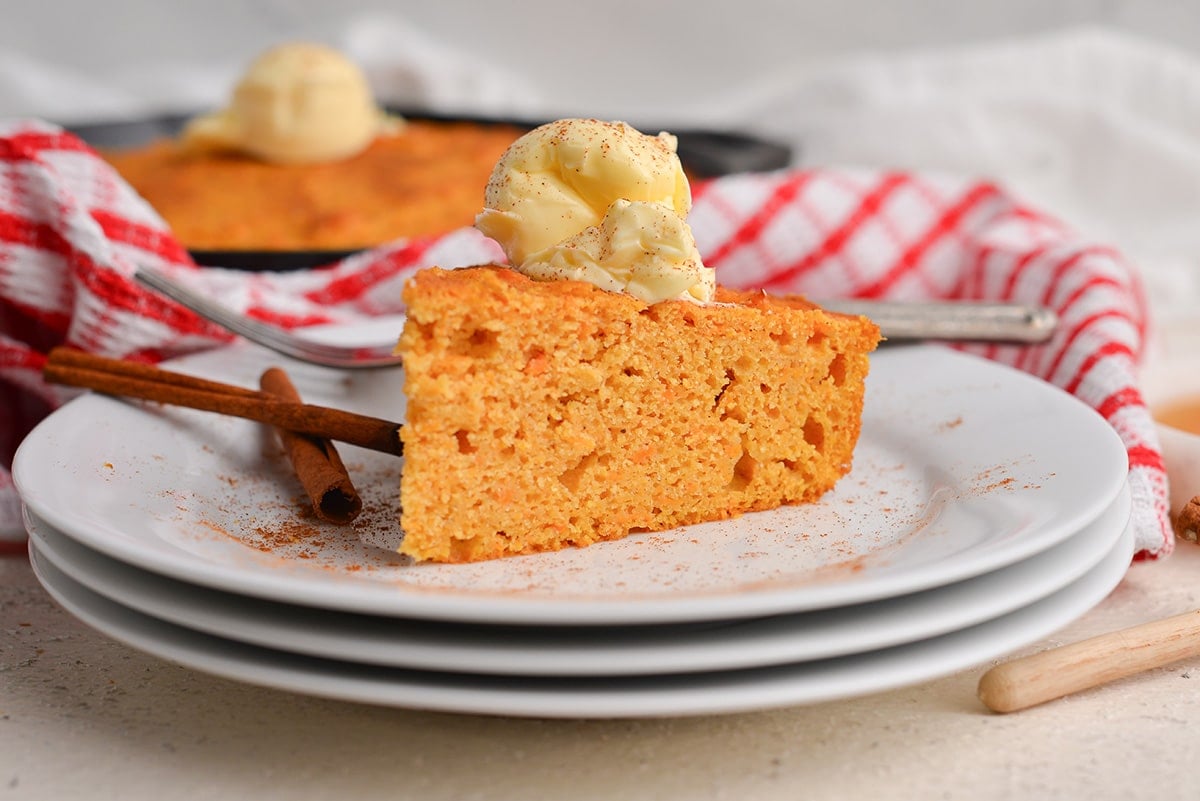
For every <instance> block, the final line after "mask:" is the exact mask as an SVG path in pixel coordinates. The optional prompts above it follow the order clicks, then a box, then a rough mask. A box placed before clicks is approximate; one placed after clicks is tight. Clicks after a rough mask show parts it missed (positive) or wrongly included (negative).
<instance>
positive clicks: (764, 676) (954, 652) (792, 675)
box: [30, 528, 1133, 718]
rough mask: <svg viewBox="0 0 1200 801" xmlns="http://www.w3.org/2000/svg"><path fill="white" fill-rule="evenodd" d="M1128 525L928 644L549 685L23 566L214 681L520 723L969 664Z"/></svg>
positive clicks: (876, 680) (1093, 587)
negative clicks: (268, 627) (129, 598)
mask: <svg viewBox="0 0 1200 801" xmlns="http://www.w3.org/2000/svg"><path fill="white" fill-rule="evenodd" d="M1132 557H1133V530H1132V528H1128V529H1126V531H1125V534H1124V535H1123V536H1122V537H1121V539H1120V541H1119V543H1118V544H1117V545H1116V546H1115V547H1114V548H1113V549H1112V551H1111V552H1110V553H1109V554H1108V555H1107V556H1106V557H1105V558H1104V560H1103V561H1102V562H1101V563H1100V564H1099V565H1098V566H1097V567H1095V568H1094V569H1093V570H1091V571H1089V572H1088V573H1087V574H1085V575H1084V576H1083V577H1082V578H1080V579H1078V580H1077V581H1075V582H1073V583H1071V584H1070V585H1068V586H1067V587H1065V588H1064V589H1062V590H1059V591H1058V592H1056V593H1054V594H1053V595H1051V596H1049V597H1047V598H1044V599H1042V600H1041V601H1038V602H1036V603H1034V604H1031V605H1030V606H1026V607H1023V608H1021V609H1019V610H1017V611H1016V612H1012V613H1011V614H1008V615H1004V616H1002V617H999V618H996V619H994V620H990V621H988V622H986V623H981V624H979V625H977V626H973V627H971V628H967V629H962V630H960V631H956V632H953V633H951V634H946V635H943V636H941V637H936V638H933V639H929V640H922V641H920V642H916V643H911V644H909V645H901V646H897V647H895V648H888V649H885V650H881V651H872V652H869V653H866V654H855V655H851V656H844V657H839V658H835V659H828V660H821V661H817V662H801V663H798V664H789V665H779V666H775V667H764V668H755V669H751V670H735V671H726V672H721V673H689V674H674V675H660V676H636V677H625V678H621V677H612V676H606V677H600V678H550V677H540V678H539V677H524V676H476V675H465V674H458V673H435V672H425V671H417V670H406V669H403V668H387V667H378V666H371V665H363V664H357V663H352V662H341V661H336V660H329V659H319V658H316V657H308V656H301V655H297V654H291V653H286V652H282V651H274V650H270V649H266V648H260V647H257V646H253V645H246V644H243V643H236V642H232V641H230V640H225V639H222V638H220V637H214V636H212V635H208V634H202V633H200V632H197V631H194V630H192V629H187V628H183V627H182V626H175V625H173V624H170V623H165V622H163V621H161V620H157V619H155V618H152V617H149V616H147V615H143V614H141V613H139V612H135V611H133V610H132V609H129V608H128V607H125V606H122V605H121V604H118V603H115V602H113V601H110V600H108V599H106V598H104V597H103V596H100V595H97V594H96V593H94V592H92V591H91V590H88V589H87V588H86V587H84V586H82V585H80V584H78V583H77V582H75V581H72V580H71V579H70V578H69V577H68V576H66V575H65V574H64V573H62V572H61V571H59V570H58V569H57V568H56V567H54V566H53V565H52V564H51V563H49V562H48V561H47V560H45V559H43V558H42V556H41V555H40V553H39V552H38V550H37V544H36V542H34V541H31V547H30V559H31V561H32V562H33V566H34V570H35V572H36V573H37V575H38V578H39V579H40V580H41V582H42V584H43V585H44V586H45V587H46V589H47V591H48V592H49V593H50V594H51V595H52V596H53V597H54V598H55V600H57V601H58V603H59V604H61V605H62V606H63V607H64V608H65V609H66V610H67V611H68V612H70V613H71V614H73V615H75V616H76V617H78V618H80V619H81V620H83V621H84V622H85V623H87V624H88V625H90V626H92V627H93V628H95V629H97V630H99V631H101V632H103V633H104V634H107V635H108V636H110V637H112V638H114V639H116V640H119V641H122V642H124V643H126V644H128V645H130V646H132V647H134V648H137V649H139V650H142V651H145V652H147V653H150V654H153V655H155V656H158V657H161V658H163V659H167V660H170V661H173V662H176V663H179V664H181V665H185V666H187V667H191V668H194V669H196V670H201V671H204V672H206V673H212V674H215V675H218V676H224V677H226V678H230V679H235V680H238V681H244V682H248V683H251V684H259V685H263V686H268V687H275V688H279V689H284V690H291V691H293V692H299V693H306V694H309V695H317V696H323V697H327V698H338V699H343V700H347V701H358V702H363V703H369V704H377V705H385V706H398V707H409V708H416V709H436V710H443V711H451V712H470V713H483V714H498V715H517V716H525V717H567V718H581V717H582V718H618V717H620V718H624V717H655V716H667V715H699V714H711V713H721V712H737V711H747V710H752V709H765V708H770V707H778V706H789V705H796V704H804V703H814V702H818V701H830V700H834V699H837V698H846V697H850V696H855V695H863V694H866V693H870V692H876V691H879V690H885V689H890V688H893V687H900V686H904V685H908V684H916V683H919V682H922V681H926V680H929V679H932V678H936V677H938V676H943V675H947V674H949V673H953V672H955V671H957V670H962V669H965V668H969V667H973V666H975V665H978V664H981V663H983V662H985V661H987V660H989V659H993V658H995V657H998V656H1001V655H1002V654H1005V653H1008V652H1009V651H1012V650H1013V649H1016V648H1019V647H1021V646H1023V645H1027V644H1029V643H1031V642H1034V641H1036V640H1038V639H1039V638H1041V637H1045V636H1047V635H1049V634H1051V633H1052V632H1054V631H1056V630H1058V629H1059V628H1061V627H1063V626H1065V625H1066V624H1067V623H1069V622H1071V621H1072V620H1074V619H1075V618H1077V617H1078V616H1080V615H1082V614H1083V613H1084V612H1086V611H1087V610H1088V609H1090V608H1091V607H1092V606H1094V605H1095V604H1097V603H1099V602H1100V601H1101V600H1102V599H1103V598H1104V597H1105V596H1106V595H1108V593H1109V592H1111V591H1112V589H1113V588H1114V587H1115V586H1116V585H1117V584H1118V583H1119V582H1120V580H1121V577H1122V576H1124V575H1125V571H1126V569H1127V568H1128V567H1129V560H1130V559H1131V558H1132Z"/></svg>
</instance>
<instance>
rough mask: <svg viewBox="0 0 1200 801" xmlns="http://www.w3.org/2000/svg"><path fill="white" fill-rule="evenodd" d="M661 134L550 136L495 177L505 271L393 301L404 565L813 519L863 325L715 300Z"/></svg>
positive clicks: (524, 142) (859, 375)
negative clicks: (645, 534)
mask: <svg viewBox="0 0 1200 801" xmlns="http://www.w3.org/2000/svg"><path fill="white" fill-rule="evenodd" d="M690 205H691V194H690V190H689V187H688V181H687V178H686V176H685V175H684V173H683V170H682V167H681V166H680V163H679V159H678V157H677V155H676V153H675V141H674V138H673V137H671V136H670V135H668V134H660V135H659V136H657V137H652V136H645V135H643V134H641V133H639V132H638V131H636V130H634V129H633V128H631V127H629V126H627V125H625V124H623V123H614V122H600V121H596V120H560V121H557V122H554V123H550V124H547V125H544V126H542V127H540V128H538V129H536V130H534V131H532V132H530V133H529V134H526V135H525V136H524V137H522V138H521V139H519V140H518V141H517V142H516V143H514V144H513V145H512V147H510V148H509V149H508V150H507V151H506V153H505V155H504V156H503V158H501V159H500V161H499V162H498V163H497V164H496V166H495V170H494V171H493V173H492V175H491V178H490V180H489V182H488V185H487V191H486V208H485V209H484V210H483V212H482V213H481V214H479V216H478V218H477V226H478V228H479V229H480V230H481V231H483V232H484V233H485V234H488V235H489V236H492V237H493V238H495V239H496V240H497V241H498V242H500V244H501V245H502V246H503V247H504V249H505V252H506V253H507V255H508V259H509V262H510V266H501V265H486V266H479V267H470V268H464V269H457V270H441V269H436V268H433V269H428V270H424V271H421V272H419V273H417V274H416V275H415V276H414V277H413V278H412V279H411V280H410V281H409V283H408V284H407V286H406V288H405V290H404V300H405V303H406V306H407V315H408V316H407V319H406V322H405V325H404V330H403V333H402V335H401V337H400V342H399V346H398V350H399V352H400V353H401V355H402V356H403V357H404V369H405V383H404V390H405V394H406V396H407V416H406V420H405V424H404V427H403V429H402V433H401V436H402V439H403V443H404V458H405V463H404V469H403V475H402V478H401V487H400V498H401V526H402V528H403V530H404V539H403V542H402V544H401V546H400V551H401V552H402V553H405V554H408V555H410V556H412V557H414V558H416V559H419V560H433V561H442V562H461V561H474V560H480V559H490V558H495V557H501V556H508V555H513V554H522V553H531V552H537V551H546V550H554V549H558V548H563V547H567V546H582V545H588V544H591V543H595V542H598V541H601V540H610V539H615V538H619V537H623V536H626V535H628V534H630V533H632V532H639V531H656V530H662V529H666V528H671V527H674V526H678V525H683V524H688V523H696V522H701V521H708V520H718V519H723V518H728V517H731V516H735V515H738V514H741V513H745V512H750V511H755V510H763V509H769V508H774V507H778V506H780V505H783V504H795V503H804V502H809V501H813V500H816V499H817V498H819V497H820V496H821V495H823V494H824V493H825V492H826V491H828V490H829V489H831V488H832V487H833V486H834V484H835V483H836V482H837V481H838V480H839V479H840V478H841V477H842V476H843V475H845V474H846V473H847V472H848V471H849V469H850V464H851V459H852V455H853V451H854V447H855V444H856V442H857V439H858V435H859V430H860V425H861V413H862V403H863V396H864V380H865V378H866V374H867V370H868V367H869V354H870V352H871V351H873V350H874V348H875V346H876V344H877V343H878V340H879V331H878V328H877V327H876V326H875V325H874V323H872V322H870V321H869V320H868V319H866V318H864V317H852V316H846V315H840V314H833V313H829V312H826V311H824V310H822V309H820V308H819V307H817V306H815V305H813V304H812V303H809V302H808V301H807V300H805V299H803V298H801V297H794V296H793V297H771V296H768V295H765V294H763V293H760V292H744V291H736V290H731V289H725V288H722V287H718V286H717V285H716V281H715V275H714V271H713V270H711V269H709V268H708V267H706V266H705V265H704V264H703V263H702V261H701V259H700V256H699V253H698V252H697V250H696V246H695V242H694V239H693V237H692V232H691V229H690V228H689V226H688V225H687V222H686V215H687V213H688V210H689V209H690Z"/></svg>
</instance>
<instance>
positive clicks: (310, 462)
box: [258, 367, 362, 525]
mask: <svg viewBox="0 0 1200 801" xmlns="http://www.w3.org/2000/svg"><path fill="white" fill-rule="evenodd" d="M258 384H259V386H260V387H262V390H263V392H265V393H267V394H268V395H275V396H277V397H279V398H281V399H282V400H286V401H291V402H293V403H300V393H299V392H298V391H297V390H296V387H295V385H294V384H292V381H291V379H290V378H288V374H287V373H286V372H284V371H283V370H282V369H281V368H279V367H272V368H270V369H268V370H267V371H266V372H264V373H263V374H262V376H261V377H260V378H259V382H258ZM275 433H276V434H277V435H278V436H279V442H280V443H281V444H282V445H283V449H284V451H285V452H286V453H287V456H288V460H289V461H290V462H291V463H292V468H293V469H294V470H295V471H296V477H297V478H299V479H300V484H301V485H303V487H304V491H305V492H306V493H307V494H308V497H309V500H310V501H312V506H313V511H314V512H316V514H317V517H319V518H321V519H322V520H328V521H329V522H331V523H337V524H339V525H345V524H346V523H349V522H350V521H351V520H353V519H354V518H356V517H358V513H359V512H361V511H362V499H361V498H359V497H358V491H357V490H355V489H354V484H353V483H352V482H351V481H350V474H349V473H348V472H347V471H346V466H345V465H344V464H343V463H342V457H341V456H340V455H338V452H337V448H335V447H334V446H333V443H332V442H330V441H329V440H328V439H324V438H321V437H314V436H312V435H311V434H297V433H296V432H294V431H288V430H287V429H283V428H279V427H276V428H275Z"/></svg>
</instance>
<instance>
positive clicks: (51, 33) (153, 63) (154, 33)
mask: <svg viewBox="0 0 1200 801" xmlns="http://www.w3.org/2000/svg"><path fill="white" fill-rule="evenodd" d="M0 7H4V14H3V19H4V21H3V24H0V59H9V60H10V61H11V60H14V59H33V60H36V61H46V60H51V61H53V62H54V63H55V64H57V65H58V66H59V67H60V68H61V69H62V70H64V71H68V72H74V73H78V74H81V75H83V76H86V77H87V78H89V79H90V80H92V81H94V82H95V85H96V88H97V96H96V98H95V101H96V106H97V107H98V108H101V109H103V108H104V107H105V106H104V104H105V102H106V101H107V102H108V103H109V106H111V107H117V106H119V103H117V102H116V97H115V96H112V95H110V94H109V93H108V92H107V91H106V90H105V87H108V86H111V85H113V84H116V85H121V86H130V85H135V86H140V87H143V88H145V87H154V86H155V85H156V82H158V81H160V80H161V79H160V74H161V71H162V70H161V68H162V66H163V65H164V64H170V65H171V66H172V67H173V70H172V73H173V74H177V73H179V72H182V71H184V68H187V69H191V70H195V71H197V72H200V73H207V72H209V71H212V70H224V71H225V72H226V73H228V74H230V75H232V74H234V73H235V72H236V70H237V69H238V68H240V66H241V65H243V64H244V63H245V62H246V61H247V60H248V59H250V58H251V57H252V56H253V55H254V54H255V53H257V52H258V51H259V50H260V49H261V48H262V47H263V46H264V45H265V44H267V43H269V42H273V41H277V40H286V39H295V38H309V39H317V40H322V41H326V42H328V43H330V44H344V43H345V39H346V37H347V35H348V32H347V24H346V23H347V20H358V21H364V20H366V19H367V18H368V17H371V16H373V15H375V16H376V18H378V15H384V16H387V15H391V16H393V17H395V18H399V19H403V20H407V22H408V23H410V24H411V25H413V26H415V27H416V28H417V29H418V30H420V31H423V32H425V33H426V34H428V36H429V37H431V38H432V39H433V40H436V41H440V42H445V43H448V44H451V45H452V46H454V47H456V48H460V49H461V51H462V52H463V53H466V54H470V55H472V56H474V57H477V58H478V59H479V60H480V61H481V62H483V63H486V64H488V65H491V66H493V67H494V68H495V69H498V70H500V71H505V72H508V73H511V77H513V78H514V79H515V80H516V81H518V82H520V81H524V82H526V83H527V84H528V86H529V87H531V88H532V89H533V90H534V91H535V92H536V94H537V96H538V97H539V98H540V99H541V100H542V101H543V102H544V104H545V108H547V109H548V110H550V111H551V112H553V113H555V114H556V115H557V114H563V115H565V114H568V113H577V112H585V113H588V114H594V115H598V116H609V117H642V116H646V115H645V114H644V112H645V111H647V110H650V111H653V112H658V113H657V115H656V116H657V117H664V116H669V115H670V114H671V113H672V112H673V111H674V110H675V107H676V106H682V107H685V108H688V107H693V106H696V105H702V104H704V103H705V102H709V101H710V99H711V98H714V97H720V96H724V95H726V94H727V93H731V92H736V91H737V90H739V89H740V88H741V87H743V86H745V85H746V83H747V82H757V81H759V80H761V79H762V78H763V77H764V76H779V75H787V74H791V73H794V72H795V71H797V70H798V69H801V68H803V67H805V66H807V65H811V64H813V63H815V62H819V61H825V60H827V59H829V58H830V57H831V56H835V55H840V54H846V53H861V52H880V51H895V50H899V49H905V48H914V47H916V48H923V47H927V46H931V45H945V44H954V43H975V42H980V41H986V40H991V39H997V38H1005V37H1011V36H1024V35H1028V34H1030V33H1036V32H1045V31H1054V30H1060V29H1062V28H1064V27H1075V26H1079V25H1085V24H1091V25H1104V26H1107V27H1109V28H1111V29H1113V30H1117V31H1123V32H1129V33H1133V34H1137V35H1139V36H1146V37H1150V38H1152V39H1155V40H1160V41H1163V42H1166V43H1172V44H1175V45H1177V46H1182V47H1184V48H1188V49H1197V50H1200V3H1196V2H1188V1H1185V2H1162V1H1161V0H1057V2H1054V1H1053V0H1052V1H1051V2H1045V0H969V1H968V2H947V1H946V0H907V2H891V1H890V0H838V1H837V2H827V0H802V1H801V2H792V1H790V0H734V1H732V2H714V1H713V0H697V1H696V2H677V1H675V0H671V1H669V2H655V0H607V2H604V3H595V2H586V3H579V2H575V3H572V2H570V0H515V1H514V2H482V1H481V0H425V2H402V1H401V0H391V2H389V1H388V0H341V2H332V1H331V0H203V2H200V1H198V0H182V1H181V2H168V1H164V0H105V1H104V2H96V1H95V0H42V1H41V2H29V1H28V0H3V2H0ZM176 85H177V84H173V85H172V86H176ZM147 91H149V90H147ZM27 95H28V96H20V97H17V96H13V95H12V94H11V93H10V94H9V95H8V96H4V95H0V116H13V115H26V114H38V113H42V112H43V111H44V110H45V109H46V106H47V99H46V98H39V97H38V96H37V91H36V89H34V90H32V91H30V92H28V93H27ZM156 99H157V100H158V101H159V102H160V103H162V104H164V105H171V104H172V103H174V104H175V105H178V104H179V103H181V102H185V101H187V100H191V99H193V96H190V95H189V94H188V93H187V92H185V93H184V94H183V96H182V97H178V96H177V97H176V98H172V97H170V96H169V95H168V94H166V93H165V92H164V93H163V94H161V95H159V96H157V97H156ZM91 110H92V109H90V108H84V109H79V108H75V109H57V108H55V109H54V111H56V112H59V114H60V116H62V115H65V114H70V113H75V114H79V113H84V112H90V111H91Z"/></svg>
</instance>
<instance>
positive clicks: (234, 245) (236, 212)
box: [101, 43, 523, 252]
mask: <svg viewBox="0 0 1200 801" xmlns="http://www.w3.org/2000/svg"><path fill="white" fill-rule="evenodd" d="M522 132H523V130H522V129H521V128H520V127H517V126H514V125H503V124H484V123H475V122H467V121H457V122H456V121H433V120H415V119H414V120H404V119H401V118H399V117H396V116H391V115H387V114H385V113H383V112H382V111H381V110H380V108H379V106H378V105H377V104H376V102H375V100H374V99H373V97H372V95H371V90H370V88H369V86H368V84H367V80H366V77H365V76H364V74H363V72H362V70H361V69H360V68H359V67H358V66H357V65H356V64H354V63H353V62H351V61H350V60H348V59H347V58H346V57H345V56H343V55H342V54H341V53H339V52H338V51H336V50H334V49H332V48H329V47H326V46H323V45H317V44H308V43H293V44H286V45H280V46H278V47H274V48H271V49H270V50H267V51H266V52H264V53H263V54H262V55H261V56H259V58H258V59H256V60H255V61H254V62H253V63H252V64H251V65H250V66H249V68H248V69H247V70H246V72H245V74H244V75H243V76H242V78H241V80H240V81H239V82H238V84H237V86H236V87H235V88H234V90H233V93H232V97H231V99H230V102H229V104H228V106H227V107H226V108H223V109H220V110H218V111H215V112H213V113H210V114H206V115H203V116H200V117H197V118H195V119H192V120H190V121H189V122H188V124H187V125H186V126H185V127H184V129H183V131H182V132H181V133H180V135H179V136H177V137H173V138H162V139H158V140H156V141H154V142H151V143H148V144H145V145H141V146H138V147H130V148H104V149H103V150H102V151H101V155H102V156H103V157H104V158H105V159H106V160H107V161H108V162H109V163H110V164H112V165H113V167H114V168H116V170H117V171H118V172H119V173H120V174H121V176H122V177H123V178H124V179H125V180H126V181H127V182H128V183H129V184H130V185H131V186H132V187H133V188H134V189H135V190H136V191H137V192H138V194H140V195H141V196H142V197H143V198H145V199H146V201H147V202H148V203H149V204H150V205H151V206H152V207H154V209H155V210H156V211H157V212H158V213H159V214H160V215H162V217H163V219H164V220H166V222H167V224H168V225H169V226H170V228H171V231H172V233H173V234H174V235H175V236H176V238H177V239H179V241H180V242H181V243H183V245H184V246H185V247H187V248H188V249H189V250H193V251H299V252H303V251H348V250H356V249H361V248H369V247H373V246H376V245H380V244H383V243H384V242H388V241H391V240H393V239H397V238H401V237H420V236H432V235H435V234H440V233H444V232H446V231H450V230H453V229H455V228H459V227H463V226H467V225H470V224H471V220H472V219H473V217H474V215H475V213H476V212H477V211H478V210H479V187H480V186H482V185H483V184H484V182H486V180H487V177H488V175H489V173H490V172H491V169H492V167H493V166H494V165H495V163H496V160H497V159H498V158H499V157H500V155H501V154H502V153H503V152H504V150H505V148H507V147H508V146H509V145H510V144H512V142H513V141H514V140H515V139H516V138H517V137H518V136H520V135H521V133H522Z"/></svg>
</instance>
